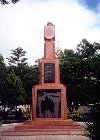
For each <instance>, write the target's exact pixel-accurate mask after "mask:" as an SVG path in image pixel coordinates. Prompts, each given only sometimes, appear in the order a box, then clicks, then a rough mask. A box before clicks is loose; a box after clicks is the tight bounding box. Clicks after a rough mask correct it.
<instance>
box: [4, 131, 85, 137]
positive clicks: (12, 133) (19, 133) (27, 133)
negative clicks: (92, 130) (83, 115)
mask: <svg viewBox="0 0 100 140" xmlns="http://www.w3.org/2000/svg"><path fill="white" fill-rule="evenodd" d="M56 134H57V135H83V134H84V130H82V129H30V130H29V129H25V130H16V129H9V130H6V131H4V132H2V136H34V135H56Z"/></svg>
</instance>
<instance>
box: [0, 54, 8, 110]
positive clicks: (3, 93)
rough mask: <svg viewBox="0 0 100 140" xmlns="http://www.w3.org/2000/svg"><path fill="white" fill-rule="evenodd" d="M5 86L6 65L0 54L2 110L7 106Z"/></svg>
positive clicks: (0, 98)
mask: <svg viewBox="0 0 100 140" xmlns="http://www.w3.org/2000/svg"><path fill="white" fill-rule="evenodd" d="M7 97H8V95H7V85H6V65H5V62H4V58H3V56H2V55H1V54H0V102H1V105H4V110H5V107H6V104H7V99H8V98H7Z"/></svg>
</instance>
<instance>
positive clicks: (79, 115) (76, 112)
mask: <svg viewBox="0 0 100 140" xmlns="http://www.w3.org/2000/svg"><path fill="white" fill-rule="evenodd" d="M71 118H72V120H74V121H82V119H83V113H82V111H81V110H80V109H78V110H73V112H72V114H71Z"/></svg>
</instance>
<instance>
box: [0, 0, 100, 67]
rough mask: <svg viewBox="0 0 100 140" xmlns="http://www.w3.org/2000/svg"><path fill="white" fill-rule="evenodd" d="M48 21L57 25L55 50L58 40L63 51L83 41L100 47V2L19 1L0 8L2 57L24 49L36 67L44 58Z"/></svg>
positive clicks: (69, 0)
mask: <svg viewBox="0 0 100 140" xmlns="http://www.w3.org/2000/svg"><path fill="white" fill-rule="evenodd" d="M48 21H52V22H53V24H54V25H55V29H56V30H55V31H56V33H55V34H56V36H55V46H56V49H57V48H58V40H59V41H60V43H59V47H60V49H61V50H64V49H73V50H75V48H76V46H77V44H78V43H79V42H80V41H81V40H82V39H83V38H86V39H87V40H88V41H89V42H90V43H93V42H98V43H100V0H37V1H36V0H20V1H19V2H18V3H17V4H15V5H13V4H9V5H5V6H3V5H0V53H1V54H3V56H4V58H7V57H9V56H10V54H11V50H12V49H16V48H17V47H18V46H21V47H22V48H23V49H24V50H25V51H26V52H27V55H26V57H28V58H29V59H28V62H29V64H30V65H33V64H34V62H35V60H36V59H38V58H42V57H43V55H44V52H43V51H44V25H46V24H47V22H48ZM5 60H6V59H5ZM6 62H7V60H6Z"/></svg>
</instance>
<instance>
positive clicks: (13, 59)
mask: <svg viewBox="0 0 100 140" xmlns="http://www.w3.org/2000/svg"><path fill="white" fill-rule="evenodd" d="M11 51H12V53H11V54H12V55H13V56H10V58H7V59H8V64H9V65H11V64H13V65H14V64H15V65H17V66H18V65H26V64H27V62H26V60H27V58H25V57H24V56H25V54H26V51H23V49H22V48H21V47H18V48H16V49H15V50H11Z"/></svg>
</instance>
